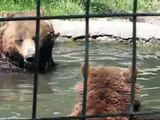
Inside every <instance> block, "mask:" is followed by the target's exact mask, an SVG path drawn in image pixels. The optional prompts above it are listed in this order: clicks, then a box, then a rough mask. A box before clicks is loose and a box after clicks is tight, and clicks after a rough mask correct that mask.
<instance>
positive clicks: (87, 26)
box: [82, 0, 90, 120]
mask: <svg viewBox="0 0 160 120" xmlns="http://www.w3.org/2000/svg"><path fill="white" fill-rule="evenodd" d="M89 7H90V0H86V1H85V9H86V11H85V15H86V17H85V21H86V22H85V64H84V83H83V84H84V88H83V105H82V116H83V118H82V120H86V117H85V116H86V101H87V79H88V61H89Z"/></svg>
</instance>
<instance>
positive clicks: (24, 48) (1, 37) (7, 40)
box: [0, 13, 55, 72]
mask: <svg viewBox="0 0 160 120" xmlns="http://www.w3.org/2000/svg"><path fill="white" fill-rule="evenodd" d="M27 15H28V13H27ZM34 15H35V14H31V16H34ZM20 16H21V15H20ZM35 33H36V21H9V22H7V23H6V24H5V25H3V26H2V27H1V28H0V42H1V43H0V51H1V54H2V53H3V54H4V55H5V56H6V58H8V59H9V60H10V61H12V62H13V63H14V64H15V65H17V66H18V67H21V68H26V69H28V70H32V69H33V68H34V65H35V64H34V63H35V53H36V50H35V48H36V44H35V40H36V39H35V38H36V36H35ZM54 40H55V35H54V30H53V27H52V25H51V24H49V22H47V21H45V20H41V21H40V35H39V71H40V72H45V71H48V70H50V69H51V68H52V67H53V65H54V61H53V59H52V48H53V45H54Z"/></svg>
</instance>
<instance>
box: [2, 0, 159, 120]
mask: <svg viewBox="0 0 160 120" xmlns="http://www.w3.org/2000/svg"><path fill="white" fill-rule="evenodd" d="M133 5H134V6H133V13H104V14H90V13H89V7H90V0H86V1H85V8H86V9H85V10H86V12H85V14H84V15H59V16H40V0H36V14H37V15H36V16H35V17H16V18H0V22H3V21H20V20H36V57H35V64H34V65H35V71H34V88H33V104H32V118H31V119H30V120H70V119H82V120H85V119H86V118H95V117H96V118H104V117H109V116H112V117H114V116H129V117H130V120H133V117H134V115H137V116H141V115H154V114H160V111H156V112H152V111H151V112H134V111H133V103H134V89H135V80H136V17H137V16H160V13H137V0H133ZM126 16H128V17H133V38H132V40H133V46H132V48H133V51H132V52H133V56H132V68H133V69H132V78H131V95H130V112H129V113H118V114H104V115H90V116H88V115H86V95H87V78H88V74H87V73H88V60H89V19H90V18H103V17H126ZM76 18H85V21H86V24H85V35H86V40H85V65H84V66H85V69H84V71H85V74H84V91H83V106H82V108H83V109H82V115H81V116H72V117H69V116H62V117H54V118H36V113H37V109H36V108H37V88H38V54H39V34H40V33H39V32H40V20H47V19H76ZM23 120H29V119H23Z"/></svg>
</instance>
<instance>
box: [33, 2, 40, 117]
mask: <svg viewBox="0 0 160 120" xmlns="http://www.w3.org/2000/svg"><path fill="white" fill-rule="evenodd" d="M36 3H37V4H36V16H37V19H36V33H35V35H36V41H35V43H36V47H35V51H36V54H35V60H34V83H33V84H34V87H33V105H32V119H36V114H37V91H38V62H39V57H38V56H39V35H40V19H39V17H40V4H41V3H40V0H36Z"/></svg>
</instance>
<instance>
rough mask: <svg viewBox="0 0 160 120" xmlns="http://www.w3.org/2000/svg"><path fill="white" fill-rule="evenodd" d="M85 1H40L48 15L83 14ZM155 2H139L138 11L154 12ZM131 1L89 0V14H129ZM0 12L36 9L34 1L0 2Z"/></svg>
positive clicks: (153, 0) (143, 0) (14, 0)
mask: <svg viewBox="0 0 160 120" xmlns="http://www.w3.org/2000/svg"><path fill="white" fill-rule="evenodd" d="M84 1H85V0H41V6H42V7H43V8H44V9H45V10H46V12H47V14H48V15H63V14H65V15H66V14H83V13H84V11H85V8H84ZM156 1H157V0H139V2H138V11H141V12H152V11H155V10H156V9H155V4H156ZM132 3H133V0H91V4H90V11H91V13H106V12H112V13H113V12H130V11H132V6H133V5H132ZM0 6H1V7H0V11H1V12H6V11H9V12H10V11H28V10H33V9H35V7H36V4H35V0H0Z"/></svg>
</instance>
